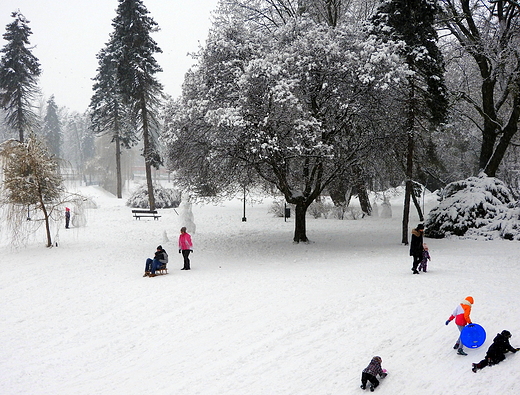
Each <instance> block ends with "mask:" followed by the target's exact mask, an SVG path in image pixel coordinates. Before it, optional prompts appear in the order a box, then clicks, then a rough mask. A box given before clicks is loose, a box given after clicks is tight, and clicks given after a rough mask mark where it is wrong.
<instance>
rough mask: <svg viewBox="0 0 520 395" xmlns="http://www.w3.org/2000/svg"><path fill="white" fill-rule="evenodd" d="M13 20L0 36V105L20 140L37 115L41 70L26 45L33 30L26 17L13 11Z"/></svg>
mask: <svg viewBox="0 0 520 395" xmlns="http://www.w3.org/2000/svg"><path fill="white" fill-rule="evenodd" d="M11 16H12V17H13V18H14V20H13V22H11V23H10V24H8V25H7V27H6V32H5V33H4V35H3V37H4V39H5V40H6V41H7V44H6V45H5V47H3V48H2V50H0V52H1V53H2V54H3V55H2V58H1V59H0V107H2V108H3V109H4V110H5V111H6V119H5V121H6V123H7V124H8V125H9V126H10V127H11V128H13V129H14V130H15V131H17V132H18V136H19V140H20V142H23V141H24V135H25V132H26V131H29V130H30V129H31V127H32V126H34V123H35V119H36V116H35V114H34V112H33V104H32V101H33V99H34V95H35V92H37V89H38V88H37V79H38V76H39V75H40V74H41V70H40V64H39V62H38V59H37V58H36V57H35V56H34V55H33V54H32V52H31V48H30V47H29V36H30V35H31V34H32V32H31V28H30V27H29V25H28V24H29V21H28V20H27V19H25V17H24V16H23V15H22V14H21V13H20V11H15V12H13V13H12V14H11Z"/></svg>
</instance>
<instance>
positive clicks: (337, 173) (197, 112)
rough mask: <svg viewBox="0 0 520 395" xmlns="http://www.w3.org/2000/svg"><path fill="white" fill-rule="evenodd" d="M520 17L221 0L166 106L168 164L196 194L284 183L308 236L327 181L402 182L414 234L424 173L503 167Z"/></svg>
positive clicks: (499, 11) (300, 235) (482, 8)
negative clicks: (311, 213)
mask: <svg viewBox="0 0 520 395" xmlns="http://www.w3.org/2000/svg"><path fill="white" fill-rule="evenodd" d="M375 6H377V7H375ZM360 19H364V20H365V21H366V23H365V25H364V26H363V28H361V26H360V23H359V20H360ZM519 22H520V5H519V4H518V2H515V1H507V0H494V1H480V0H479V1H476V0H475V1H470V0H451V1H450V0H446V1H434V0H417V1H407V0H388V1H384V2H366V1H365V2H362V1H346V0H343V1H342V0H294V1H292V0H255V1H248V2H243V1H240V0H229V1H221V3H220V6H219V10H218V13H217V15H216V17H215V22H214V25H213V29H212V31H211V32H210V35H209V38H208V41H207V43H206V45H205V46H204V47H203V48H201V50H200V52H199V53H198V55H197V58H196V59H197V66H196V67H194V68H193V69H192V70H190V72H189V73H188V74H187V75H186V79H185V84H184V90H183V95H182V97H181V98H179V99H177V100H175V101H172V102H171V103H170V104H169V107H168V109H167V117H166V125H165V133H164V139H165V142H166V143H167V145H168V148H169V151H168V164H169V166H170V168H171V169H172V170H175V171H176V174H177V176H178V180H179V182H181V183H182V184H183V185H184V187H185V188H191V190H193V191H194V192H196V193H199V194H215V193H217V192H218V193H220V194H221V193H226V192H227V193H236V191H237V189H242V188H244V187H245V186H246V185H249V186H253V185H263V186H266V187H268V188H275V189H276V190H278V191H279V192H281V193H282V194H283V195H284V196H285V199H286V200H287V201H288V202H290V203H293V204H295V205H296V225H295V234H294V240H295V241H297V242H298V241H306V240H307V237H306V233H305V211H306V209H307V207H308V205H309V204H310V203H311V202H312V201H313V200H315V199H316V198H318V197H319V195H320V194H322V193H323V192H324V191H327V192H328V193H329V194H330V195H331V196H332V197H334V196H336V197H339V199H341V197H342V196H345V193H348V190H349V188H351V187H352V186H354V187H356V189H357V191H358V193H360V197H363V190H364V189H366V185H365V183H364V181H366V180H367V179H372V180H374V179H383V180H385V179H386V180H390V181H391V180H395V181H397V183H400V182H402V181H403V180H404V181H405V184H406V198H405V211H404V213H403V232H402V241H403V243H407V241H408V240H407V237H408V231H407V228H408V215H409V214H408V213H409V205H410V202H411V201H413V200H414V199H415V198H416V194H415V193H414V190H415V188H414V185H416V183H418V182H420V183H422V184H429V185H430V186H431V187H434V188H435V187H439V186H442V185H445V184H446V183H447V182H449V181H452V180H453V179H454V178H453V177H461V176H462V177H467V176H469V175H472V174H476V173H477V172H479V171H485V172H487V174H488V175H491V176H495V175H498V174H499V172H500V171H501V169H502V168H501V167H500V164H501V163H503V160H504V157H505V155H506V153H507V152H508V151H509V152H510V151H511V150H512V147H514V141H515V140H514V139H515V136H516V132H517V127H518V116H519V114H520V106H519V102H518V100H519V96H518V95H519V93H520V90H519V89H518V88H519V81H520V80H519V77H520V73H519V69H518V67H520V63H519V59H520V58H519V56H518V55H519V53H518V48H520V47H519V46H518V44H519V43H518V35H519V33H520V27H519ZM439 33H440V34H439ZM439 36H440V38H439ZM472 150H474V153H473V154H472V153H471V151H472ZM454 158H461V160H460V162H459V163H456V162H455V161H454ZM475 159H477V160H475ZM468 162H469V163H468ZM504 170H506V171H507V169H504ZM502 172H503V173H505V172H504V171H502ZM339 199H338V200H339ZM362 204H363V201H362ZM416 206H417V207H418V209H419V206H418V204H416ZM364 210H365V211H366V212H367V213H369V212H370V207H369V206H368V204H367V202H365V207H364ZM420 216H422V213H420Z"/></svg>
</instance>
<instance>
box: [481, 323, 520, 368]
mask: <svg viewBox="0 0 520 395" xmlns="http://www.w3.org/2000/svg"><path fill="white" fill-rule="evenodd" d="M511 336H512V335H511V332H509V331H506V330H503V331H502V332H500V333H498V334H497V335H496V336H495V338H494V339H493V344H492V345H490V346H489V348H488V350H487V353H486V357H485V358H484V359H483V360H482V361H480V362H479V363H474V364H472V368H471V370H472V371H473V372H474V373H477V370H479V369H484V368H485V367H486V366H492V365H496V364H498V363H500V362H502V361H503V360H504V359H506V356H505V355H504V354H505V353H506V352H508V351H511V352H512V353H515V352H517V351H518V350H520V348H514V347H513V346H511V344H510V343H509V339H510V338H511Z"/></svg>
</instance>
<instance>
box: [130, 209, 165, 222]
mask: <svg viewBox="0 0 520 395" xmlns="http://www.w3.org/2000/svg"><path fill="white" fill-rule="evenodd" d="M132 214H134V218H135V219H139V220H140V219H141V217H153V219H154V221H155V220H156V219H159V218H161V216H160V215H157V210H132Z"/></svg>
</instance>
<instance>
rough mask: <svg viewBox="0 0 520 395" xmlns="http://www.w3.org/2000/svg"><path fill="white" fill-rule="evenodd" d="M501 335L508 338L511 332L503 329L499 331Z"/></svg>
mask: <svg viewBox="0 0 520 395" xmlns="http://www.w3.org/2000/svg"><path fill="white" fill-rule="evenodd" d="M500 334H501V335H502V336H504V337H507V338H508V339H509V338H510V337H511V336H513V335H511V332H509V331H507V330H503V331H502V332H501V333H500Z"/></svg>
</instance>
